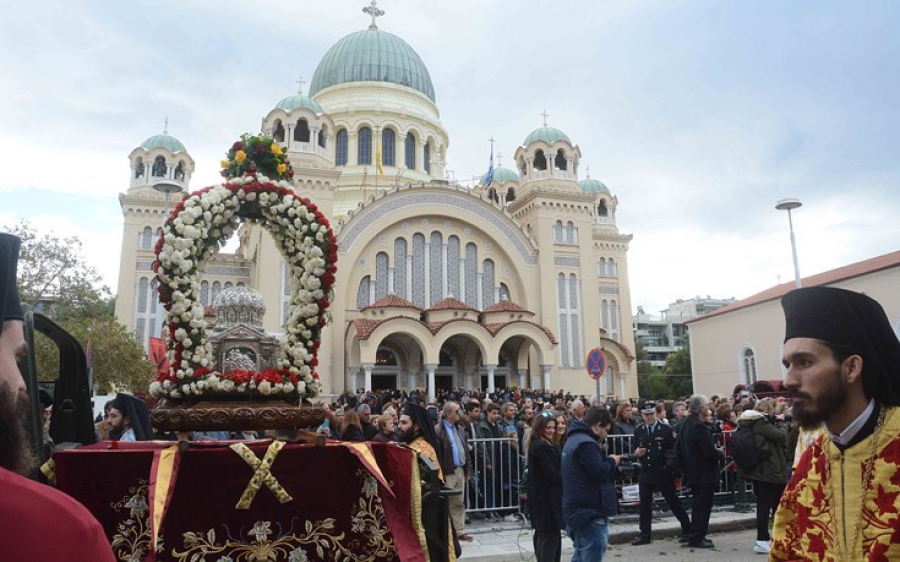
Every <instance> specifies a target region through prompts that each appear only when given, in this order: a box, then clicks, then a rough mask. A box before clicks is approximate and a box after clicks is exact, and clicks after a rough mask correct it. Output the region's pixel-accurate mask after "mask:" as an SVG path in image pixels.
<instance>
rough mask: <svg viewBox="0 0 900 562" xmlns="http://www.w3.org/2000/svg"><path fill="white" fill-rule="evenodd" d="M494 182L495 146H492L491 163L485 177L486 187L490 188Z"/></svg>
mask: <svg viewBox="0 0 900 562" xmlns="http://www.w3.org/2000/svg"><path fill="white" fill-rule="evenodd" d="M493 181H494V145H493V144H491V163H490V164H489V165H488V171H487V173H486V174H485V175H484V187H488V186H490V185H491V183H493Z"/></svg>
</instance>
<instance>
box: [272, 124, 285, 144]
mask: <svg viewBox="0 0 900 562" xmlns="http://www.w3.org/2000/svg"><path fill="white" fill-rule="evenodd" d="M274 138H275V142H284V125H282V124H281V119H276V120H275V132H274Z"/></svg>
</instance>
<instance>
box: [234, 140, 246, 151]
mask: <svg viewBox="0 0 900 562" xmlns="http://www.w3.org/2000/svg"><path fill="white" fill-rule="evenodd" d="M231 149H232V150H235V151H237V150H244V145H243V143H241V141H237V142H236V143H234V144H233V145H231Z"/></svg>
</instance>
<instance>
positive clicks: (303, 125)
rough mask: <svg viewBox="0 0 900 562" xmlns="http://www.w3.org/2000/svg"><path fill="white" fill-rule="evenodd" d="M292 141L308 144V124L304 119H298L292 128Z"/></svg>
mask: <svg viewBox="0 0 900 562" xmlns="http://www.w3.org/2000/svg"><path fill="white" fill-rule="evenodd" d="M294 140H295V141H297V142H309V123H307V122H306V119H298V120H297V124H296V125H295V126H294Z"/></svg>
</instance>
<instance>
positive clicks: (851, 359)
mask: <svg viewBox="0 0 900 562" xmlns="http://www.w3.org/2000/svg"><path fill="white" fill-rule="evenodd" d="M781 304H782V307H783V308H784V314H785V324H786V328H785V340H784V357H783V360H784V365H785V367H786V368H787V373H786V375H785V380H784V386H785V388H787V390H788V392H789V394H790V398H791V401H792V413H793V416H794V419H795V420H797V421H798V422H799V423H800V424H801V426H802V427H804V428H815V427H817V426H818V425H819V424H821V423H824V428H825V431H824V432H823V433H822V435H821V436H819V438H818V439H816V441H815V442H814V443H813V444H812V445H811V446H810V447H809V448H808V449H807V450H806V451H805V452H804V453H803V456H802V457H801V458H800V461H799V463H798V464H797V467H796V469H795V471H794V474H793V477H792V478H791V481H790V482H789V484H788V486H787V489H786V490H785V493H784V495H783V496H782V499H781V505H780V506H779V508H778V511H777V513H776V514H775V526H774V529H773V532H772V547H771V551H770V554H769V559H770V560H854V561H855V560H900V493H898V492H900V408H897V406H898V405H900V341H898V339H897V336H896V334H895V333H894V331H893V329H892V328H891V324H890V321H889V320H888V318H887V315H886V314H885V312H884V309H883V308H882V307H881V305H880V304H878V303H877V302H876V301H874V300H873V299H871V298H870V297H867V296H865V295H863V294H860V293H856V292H852V291H848V290H844V289H837V288H832V287H810V288H804V289H797V290H794V291H791V292H790V293H788V294H787V295H785V296H784V298H783V299H782V301H781Z"/></svg>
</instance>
